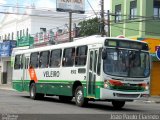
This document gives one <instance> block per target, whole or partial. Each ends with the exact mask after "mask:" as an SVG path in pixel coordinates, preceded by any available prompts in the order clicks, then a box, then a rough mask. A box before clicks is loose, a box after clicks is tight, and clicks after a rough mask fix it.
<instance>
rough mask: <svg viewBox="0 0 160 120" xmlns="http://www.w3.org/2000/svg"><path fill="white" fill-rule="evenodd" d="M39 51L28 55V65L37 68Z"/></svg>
mask: <svg viewBox="0 0 160 120" xmlns="http://www.w3.org/2000/svg"><path fill="white" fill-rule="evenodd" d="M38 59H39V53H38V52H36V53H32V54H31V56H30V67H34V68H38V62H39V60H38Z"/></svg>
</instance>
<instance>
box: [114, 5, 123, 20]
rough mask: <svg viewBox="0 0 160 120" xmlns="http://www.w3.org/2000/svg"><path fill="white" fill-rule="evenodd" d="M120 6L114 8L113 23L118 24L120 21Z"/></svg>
mask: <svg viewBox="0 0 160 120" xmlns="http://www.w3.org/2000/svg"><path fill="white" fill-rule="evenodd" d="M121 14H122V13H121V5H116V6H115V22H120V21H121V20H122V18H121Z"/></svg>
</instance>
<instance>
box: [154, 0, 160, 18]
mask: <svg viewBox="0 0 160 120" xmlns="http://www.w3.org/2000/svg"><path fill="white" fill-rule="evenodd" d="M153 9H154V17H155V18H160V1H158V0H154V6H153Z"/></svg>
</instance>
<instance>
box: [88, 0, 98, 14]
mask: <svg viewBox="0 0 160 120" xmlns="http://www.w3.org/2000/svg"><path fill="white" fill-rule="evenodd" d="M87 2H88V4H89V6H90V7H91V9H92V11H93V12H94V14H95V15H96V17H97V13H96V12H95V10H94V9H93V7H92V5H91V4H90V2H89V1H88V0H87Z"/></svg>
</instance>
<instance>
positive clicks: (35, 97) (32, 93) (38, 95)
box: [29, 83, 44, 100]
mask: <svg viewBox="0 0 160 120" xmlns="http://www.w3.org/2000/svg"><path fill="white" fill-rule="evenodd" d="M29 93H30V98H31V99H33V100H38V99H43V98H44V94H41V93H36V84H35V83H32V84H31V86H30V90H29Z"/></svg>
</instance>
